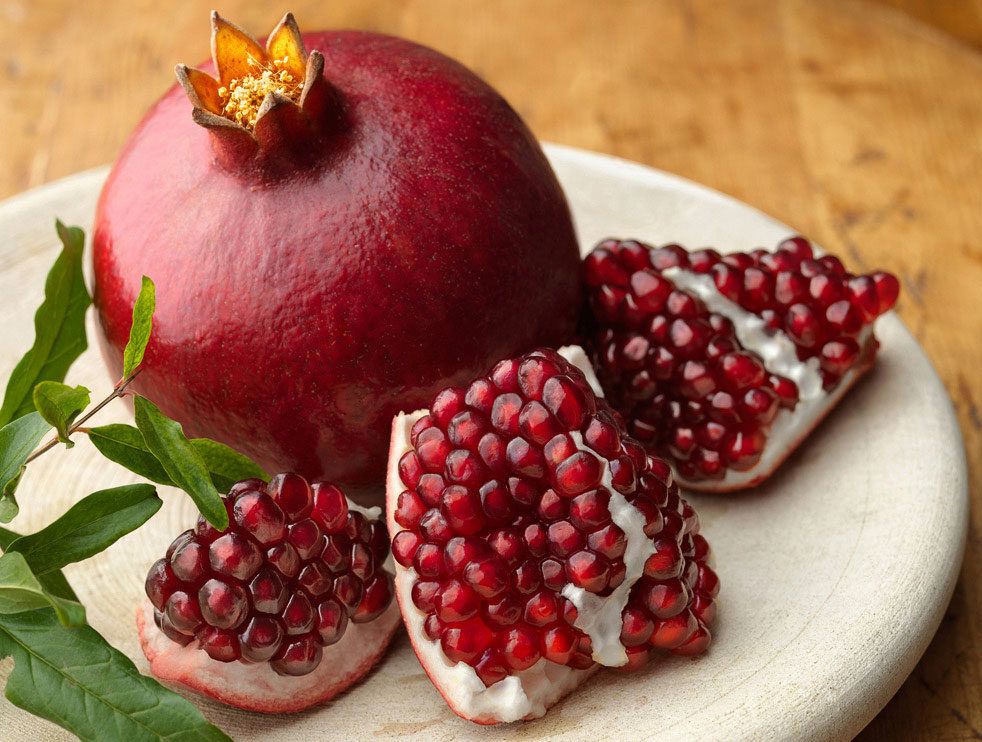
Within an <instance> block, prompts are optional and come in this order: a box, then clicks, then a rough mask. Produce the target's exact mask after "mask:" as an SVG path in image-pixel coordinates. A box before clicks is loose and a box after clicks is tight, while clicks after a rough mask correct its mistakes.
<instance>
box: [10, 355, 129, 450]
mask: <svg viewBox="0 0 982 742" xmlns="http://www.w3.org/2000/svg"><path fill="white" fill-rule="evenodd" d="M142 370H143V369H142V368H138V369H136V370H135V371H134V372H133V373H131V374H130V375H129V376H127V377H126V378H125V379H123V380H122V381H121V382H119V383H118V384H117V385H116V387H115V388H114V389H113V391H112V394H110V395H109V396H108V397H106V398H105V399H104V400H102V401H101V402H100V403H99V404H97V405H96V406H95V407H93V408H92V409H91V410H89V411H88V412H86V413H85V414H84V415H82V417H80V418H79V419H78V420H76V421H75V423H74V424H73V425H72V426H71V427H70V428H69V429H68V430H66V431H65V433H66V435H65V437H66V438H69V437H71V435H72V433H74V432H76V431H77V430H78V429H79V428H81V427H82V426H83V425H84V424H85V423H86V422H88V420H89V419H90V418H91V417H92V416H93V415H95V414H96V413H97V412H98V411H99V410H101V409H102V408H103V407H105V406H106V405H107V404H109V403H110V402H112V401H113V400H114V399H116V398H117V397H122V396H123V392H124V391H125V390H126V387H128V386H129V385H130V382H131V381H133V379H135V378H136V377H137V375H139V373H140V371H142ZM57 445H58V437H57V436H55V438H53V439H52V440H50V441H48V442H47V443H45V444H44V445H43V446H41V447H40V448H39V449H38V450H36V451H35V452H34V453H32V454H31V455H30V456H28V457H27V459H26V460H25V461H24V464H25V465H26V464H29V463H31V462H32V461H34V459H36V458H37V457H38V456H40V455H41V454H43V453H45V452H46V451H50V450H51V449H52V448H54V447H55V446H57Z"/></svg>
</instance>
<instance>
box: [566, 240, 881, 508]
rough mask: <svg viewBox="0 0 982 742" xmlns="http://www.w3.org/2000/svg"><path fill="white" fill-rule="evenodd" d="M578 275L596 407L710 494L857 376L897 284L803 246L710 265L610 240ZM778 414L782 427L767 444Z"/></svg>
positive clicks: (750, 472) (785, 440)
mask: <svg viewBox="0 0 982 742" xmlns="http://www.w3.org/2000/svg"><path fill="white" fill-rule="evenodd" d="M584 268H585V270H584V275H585V280H586V284H587V291H588V297H589V306H590V310H591V311H590V313H589V315H590V316H589V317H588V318H587V321H586V325H587V327H586V330H587V336H588V339H589V345H590V347H589V350H590V352H591V356H592V360H593V364H594V367H595V368H596V370H597V375H598V376H599V377H600V381H601V382H602V384H603V387H604V389H605V390H606V391H607V393H608V394H609V395H610V403H611V404H612V405H613V407H614V408H615V409H617V410H618V411H619V412H620V413H621V414H622V415H623V416H624V418H625V420H626V421H627V426H628V430H629V431H630V433H631V434H632V435H633V436H634V437H636V438H637V439H638V440H639V441H641V442H642V443H643V444H644V445H645V446H646V447H647V448H648V450H650V451H652V452H654V453H657V454H658V455H660V456H663V457H665V458H667V459H669V460H670V461H671V462H672V464H673V466H674V467H675V470H676V472H677V474H678V476H679V478H680V479H681V481H682V482H683V483H684V484H686V485H687V486H691V487H693V488H695V489H705V490H717V491H727V490H732V489H738V488H739V487H745V486H750V485H752V484H756V483H757V482H759V481H761V480H763V479H764V478H766V477H767V476H768V475H769V474H770V473H771V471H773V469H774V468H776V466H777V465H778V464H779V463H780V462H781V461H782V460H783V459H784V458H785V457H786V456H787V454H788V453H790V451H791V450H793V449H794V447H795V446H797V444H798V443H799V442H800V441H801V440H802V439H803V438H804V437H805V436H806V435H807V434H808V432H809V431H810V429H811V428H812V427H813V426H814V425H815V424H816V423H817V422H818V420H819V419H820V418H821V417H822V415H823V414H824V413H825V412H827V411H828V410H829V409H831V407H832V406H833V405H834V403H835V402H836V401H837V400H838V398H839V397H840V396H841V393H842V392H844V391H845V390H846V389H847V388H848V387H849V386H850V385H851V384H852V383H854V382H855V380H856V378H858V376H859V375H861V374H862V373H864V372H865V371H867V370H868V369H869V368H870V366H871V365H872V363H873V360H874V357H875V355H876V349H877V347H878V343H877V341H876V339H875V338H874V337H873V334H872V331H871V330H872V323H873V322H874V320H876V318H877V317H879V316H880V315H882V314H883V313H884V312H886V311H887V310H889V309H890V308H891V307H893V305H894V303H895V302H896V300H897V294H898V292H899V288H900V285H899V283H898V282H897V279H896V278H895V277H893V276H892V275H890V274H889V273H885V272H883V271H876V272H874V273H871V274H869V275H859V276H857V275H853V274H851V273H848V272H847V271H846V270H845V268H844V267H843V265H842V263H841V261H839V260H838V259H837V258H835V257H833V256H829V255H826V256H823V257H821V258H818V259H816V258H815V254H814V250H813V248H812V246H811V244H810V243H809V242H808V241H807V240H805V239H804V238H803V237H792V238H790V239H787V240H785V241H783V242H782V243H781V244H780V245H778V246H777V249H776V250H775V251H774V252H768V251H766V250H762V249H757V250H753V251H751V252H749V253H733V254H730V255H724V256H720V255H719V253H717V252H716V251H714V250H709V249H704V250H697V251H694V252H691V253H690V252H687V251H686V250H685V249H683V248H681V247H679V246H678V245H669V246H666V247H661V248H654V247H651V246H648V245H643V244H642V243H639V242H636V241H633V240H626V241H618V240H612V239H611V240H604V241H603V242H601V243H600V244H598V245H597V246H596V247H595V248H594V249H593V251H592V252H591V253H590V254H589V255H588V256H587V258H586V260H585V261H584ZM744 343H746V345H745V344H744ZM765 358H767V359H768V361H766V362H765V360H764V359H765ZM792 379H794V380H792ZM799 385H801V386H802V388H799ZM778 418H781V419H783V420H786V421H789V422H788V423H787V424H785V425H783V430H784V431H785V432H782V434H781V435H780V436H777V437H778V439H777V440H775V441H770V440H769V435H770V432H771V430H772V428H773V426H774V423H775V421H776V420H777V419H778ZM796 421H801V422H800V424H799V423H798V422H796ZM768 446H773V447H774V448H775V451H774V452H773V453H772V455H771V456H769V457H767V458H766V460H762V459H764V458H765V457H764V452H765V448H767V447H768Z"/></svg>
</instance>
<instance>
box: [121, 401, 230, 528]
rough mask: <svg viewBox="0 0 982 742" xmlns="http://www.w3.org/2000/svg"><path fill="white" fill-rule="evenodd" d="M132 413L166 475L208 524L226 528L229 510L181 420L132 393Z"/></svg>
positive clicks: (148, 446)
mask: <svg viewBox="0 0 982 742" xmlns="http://www.w3.org/2000/svg"><path fill="white" fill-rule="evenodd" d="M133 415H134V417H135V418H136V427H137V428H139V429H140V432H141V433H143V440H144V441H146V444H147V448H149V449H150V452H151V453H152V454H153V455H154V456H156V457H157V460H158V461H159V462H160V463H161V464H162V465H163V467H164V471H166V472H167V476H168V477H170V478H171V481H172V482H174V484H176V485H177V486H178V487H180V488H181V489H182V490H184V491H185V492H187V493H188V495H190V496H191V499H192V500H194V504H195V505H197V506H198V511H199V512H200V513H201V514H202V515H203V516H204V517H205V519H206V520H207V521H208V522H209V523H211V524H212V525H213V526H215V528H217V529H218V530H219V531H224V530H225V528H227V527H228V513H227V512H226V511H225V505H224V504H223V503H222V498H221V495H220V494H219V493H218V490H217V489H215V485H214V484H213V483H212V481H211V477H210V476H209V474H208V467H207V466H205V462H204V459H202V458H201V454H199V453H198V452H197V451H196V450H195V449H194V447H193V446H192V445H191V442H190V441H189V440H188V439H187V438H186V437H185V435H184V431H183V430H181V425H180V423H177V422H175V421H174V420H171V419H170V418H168V417H166V416H165V415H164V414H163V413H162V412H161V411H160V410H159V409H157V405H155V404H154V403H153V402H151V401H150V400H149V399H147V398H146V397H141V396H140V395H139V394H136V395H134V396H133Z"/></svg>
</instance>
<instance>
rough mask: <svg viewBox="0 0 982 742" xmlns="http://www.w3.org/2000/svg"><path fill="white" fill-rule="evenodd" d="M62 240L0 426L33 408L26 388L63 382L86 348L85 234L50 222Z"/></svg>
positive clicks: (9, 384) (0, 414)
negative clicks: (46, 383)
mask: <svg viewBox="0 0 982 742" xmlns="http://www.w3.org/2000/svg"><path fill="white" fill-rule="evenodd" d="M55 226H56V228H57V230H58V236H59V237H60V238H61V242H62V244H63V245H64V247H63V248H62V251H61V254H60V255H59V256H58V259H57V260H55V264H54V266H52V268H51V271H50V272H49V273H48V278H47V280H46V281H45V283H44V301H43V302H42V303H41V306H40V307H38V310H37V312H36V313H35V314H34V345H33V346H32V347H31V349H30V350H29V351H27V353H26V354H25V355H24V357H23V358H21V360H20V362H19V363H18V364H17V366H15V367H14V370H13V372H12V373H11V375H10V379H9V380H8V381H7V389H6V391H5V392H4V395H3V404H2V405H0V427H2V426H4V425H6V424H7V423H9V422H10V421H11V420H15V419H17V418H18V417H21V416H23V415H26V414H27V413H29V412H31V411H32V410H33V409H34V401H33V399H32V397H31V390H32V389H34V387H35V386H36V385H37V384H38V383H39V382H41V381H64V380H65V374H66V373H67V372H68V368H69V366H71V365H72V363H73V362H74V361H75V359H76V358H78V357H79V356H80V355H81V354H82V352H83V351H84V350H85V349H86V348H87V347H88V343H87V341H86V338H85V310H86V309H88V307H89V304H91V303H92V299H91V298H90V297H89V292H88V290H87V289H86V288H85V280H84V279H83V277H82V250H83V248H84V246H85V233H84V232H82V230H81V229H79V228H78V227H66V226H65V225H64V224H62V223H61V222H55Z"/></svg>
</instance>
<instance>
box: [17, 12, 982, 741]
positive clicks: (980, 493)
mask: <svg viewBox="0 0 982 742" xmlns="http://www.w3.org/2000/svg"><path fill="white" fill-rule="evenodd" d="M291 6H292V7H291V8H290V9H292V10H293V11H294V12H295V14H296V15H297V17H298V19H299V21H300V24H301V26H302V27H305V28H311V29H312V28H317V27H360V28H367V29H372V30H378V31H384V32H388V33H394V34H398V35H401V36H406V37H408V38H411V39H414V40H417V41H420V42H422V43H425V44H428V45H430V46H433V47H435V48H437V49H439V50H441V51H443V52H445V53H447V54H450V55H451V56H454V57H456V58H458V59H460V60H461V61H463V62H464V63H465V64H467V65H468V66H470V67H471V68H473V69H474V70H476V71H477V72H478V73H479V74H481V75H482V76H484V77H485V78H487V79H488V80H489V81H490V82H491V83H492V84H493V85H495V86H496V87H497V88H498V89H499V90H500V91H501V92H502V93H503V94H504V95H505V97H507V98H508V99H509V100H510V101H511V102H512V104H513V105H514V106H515V107H516V108H517V109H518V111H519V112H520V113H521V114H522V115H523V116H524V117H525V119H526V120H527V121H528V122H529V124H530V125H531V127H532V129H533V130H534V131H535V132H536V134H537V135H538V136H539V137H540V138H542V139H547V140H551V141H556V142H562V143H565V144H571V145H576V146H580V147H586V148H588V149H594V150H599V151H602V152H609V153H612V154H615V155H620V156H622V157H627V158H630V159H633V160H638V161H640V162H644V163H647V164H650V165H654V166H656V167H659V168H663V169H666V170H670V171H673V172H676V173H679V174H681V175H684V176H686V177H689V178H692V179H694V180H697V181H699V182H702V183H705V184H707V185H710V186H712V187H714V188H718V189H720V190H722V191H725V192H727V193H729V194H732V195H734V196H736V197H737V198H740V199H742V200H744V201H747V202H749V203H751V204H753V205H754V206H757V207H758V208H760V209H762V210H763V211H765V212H767V213H770V214H772V215H774V216H775V217H777V218H778V219H780V220H782V221H784V222H787V223H788V224H791V225H794V226H795V227H796V228H798V229H799V230H800V231H802V232H804V233H806V234H808V235H810V236H812V237H813V238H814V239H815V240H816V241H817V242H819V243H820V244H822V245H824V246H825V247H826V248H828V249H830V250H832V251H834V252H837V253H841V254H842V255H843V256H844V257H845V259H846V262H847V263H848V264H849V265H851V267H853V268H857V269H858V268H867V267H882V268H887V269H889V270H891V271H893V272H895V273H897V274H898V275H899V276H901V277H902V279H903V284H904V292H903V294H902V298H901V302H900V306H899V311H900V314H901V316H902V317H903V319H904V321H905V322H906V323H907V325H908V326H909V327H910V328H911V329H912V331H913V332H914V333H915V334H916V335H917V337H918V338H919V339H920V341H921V343H922V344H923V345H924V347H925V349H926V350H927V352H928V355H929V356H930V357H931V358H932V360H933V361H934V364H935V366H936V367H937V369H938V371H939V373H940V374H941V376H942V378H943V379H944V381H945V383H946V384H947V386H948V390H949V392H950V393H951V396H952V398H953V399H954V401H955V405H956V407H957V408H958V413H959V419H960V421H961V425H962V430H963V431H964V434H965V442H966V446H967V449H968V455H969V464H970V468H971V474H972V492H973V496H974V498H973V499H975V501H976V505H978V504H980V503H982V489H980V484H982V411H980V406H982V373H980V369H982V343H980V338H982V311H980V310H982V303H980V301H979V298H978V297H979V296H980V286H982V240H980V236H982V0H967V1H966V2H957V1H956V0H876V1H874V0H784V1H782V0H771V1H764V0H760V1H759V2H757V1H741V2H725V3H724V2H718V1H717V0H706V1H705V2H698V1H696V0H692V1H687V0H677V1H676V0H673V1H668V0H665V1H660V0H650V1H638V2H629V1H623V2H621V1H612V2H596V1H595V0H536V1H535V2H526V1H524V0H505V1H502V0H492V1H491V2H488V1H486V0H484V1H482V0H439V1H436V0H434V1H432V2H429V1H423V0H420V1H419V2H414V1H412V0H398V1H394V0H331V2H324V1H323V0H316V1H315V0H294V2H292V3H291ZM211 7H212V3H211V2H205V1H204V0H182V2H180V3H177V2H167V1H166V0H126V1H125V2H123V1H122V0H99V1H98V2H95V1H91V2H90V1H88V0H83V2H79V1H78V0H0V100H2V101H3V105H2V107H0V198H3V197H6V196H9V195H13V194H15V193H17V192H19V191H22V190H24V189H27V188H31V187H33V186H37V185H40V184H42V183H44V182H47V181H49V180H53V179H56V178H59V177H61V176H64V175H68V174H69V173H73V172H76V171H78V170H82V169H85V168H88V167H92V166H95V165H100V164H103V163H105V162H108V161H110V160H112V158H113V157H114V155H115V153H116V151H117V150H118V149H119V147H120V146H121V145H122V143H123V141H124V139H125V138H126V136H127V134H128V132H129V131H130V130H131V128H132V127H133V126H134V125H135V124H136V122H137V121H138V120H139V118H140V117H141V115H142V114H143V112H144V111H145V110H146V108H147V107H148V106H149V105H150V103H152V102H153V100H154V99H155V98H157V96H158V95H159V94H160V93H161V92H162V91H163V90H164V89H165V88H166V87H167V86H168V85H170V84H171V83H172V82H173V73H172V70H173V66H174V63H175V62H177V61H186V62H189V63H195V62H198V61H200V60H201V59H203V58H204V57H205V56H207V54H208V21H207V12H208V10H210V8H211ZM284 9H285V8H284V7H281V6H280V5H278V4H277V5H275V7H273V6H271V5H270V4H269V3H249V2H246V1H245V0H226V1H225V2H223V3H222V5H221V7H220V8H219V10H220V11H221V12H222V13H223V14H225V15H227V16H228V17H230V18H232V19H234V20H235V21H236V22H238V23H239V24H241V25H243V26H244V27H246V28H247V29H250V30H252V31H254V32H256V33H265V32H266V31H268V30H269V29H270V28H272V26H273V24H274V23H275V22H276V21H277V20H278V18H279V16H280V15H281V14H282V12H283V10H284ZM748 247H749V246H748ZM973 369H975V370H974V371H973ZM916 393H917V390H916V389H911V394H916ZM846 404H848V401H846ZM979 512H980V510H979V508H976V509H975V512H974V513H973V517H972V526H971V532H970V534H969V541H968V551H967V554H966V557H965V564H964V567H963V570H962V577H961V580H960V582H959V586H958V588H957V589H956V592H955V596H954V599H953V601H952V604H951V606H950V608H949V610H948V612H947V615H946V617H945V619H944V621H943V623H942V626H941V629H940V631H939V632H938V635H937V637H936V638H935V640H934V642H933V643H932V645H931V647H930V648H929V649H928V651H927V653H926V654H925V655H924V658H923V659H922V660H921V662H920V664H919V666H918V667H917V669H916V670H915V671H914V674H913V675H912V676H911V677H910V679H909V680H908V681H907V682H906V684H905V685H904V686H903V688H902V689H901V690H900V692H899V693H898V694H897V696H896V697H895V698H894V699H893V701H892V702H891V703H890V704H889V705H888V706H887V707H886V709H884V711H883V712H882V713H881V714H880V715H879V716H878V717H877V718H876V719H875V720H874V721H873V722H872V724H870V726H869V727H868V728H867V730H866V731H865V732H864V733H863V734H862V735H861V737H860V739H862V740H864V741H865V742H873V741H880V740H883V741H886V740H963V739H982V610H980V608H982V548H980V539H982V518H980V515H979Z"/></svg>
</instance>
